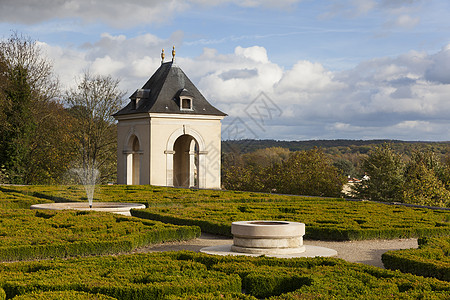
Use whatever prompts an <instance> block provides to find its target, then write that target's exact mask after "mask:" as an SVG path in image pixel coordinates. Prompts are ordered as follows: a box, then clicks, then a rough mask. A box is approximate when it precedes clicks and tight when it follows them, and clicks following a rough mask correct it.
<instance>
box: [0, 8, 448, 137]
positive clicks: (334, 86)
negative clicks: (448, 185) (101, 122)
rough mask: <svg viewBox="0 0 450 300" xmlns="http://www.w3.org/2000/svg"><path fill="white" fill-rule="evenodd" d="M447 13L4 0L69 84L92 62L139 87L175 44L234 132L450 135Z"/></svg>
mask: <svg viewBox="0 0 450 300" xmlns="http://www.w3.org/2000/svg"><path fill="white" fill-rule="evenodd" d="M449 12H450V2H448V1H441V0H379V1H376V0H341V1H332V0H329V1H327V0H324V1H313V0H303V1H298V0H277V1H275V0H261V1H258V0H244V1H237V0H231V1H230V0H211V1H205V0H191V1H180V0H166V1H162V0H150V1H140V0H133V1H126V2H123V1H122V0H111V1H100V0H89V1H88V0H77V1H71V0H61V1H54V0H39V1H34V0H2V1H0V37H3V38H7V37H8V36H9V35H10V33H11V30H14V31H17V32H19V33H23V34H25V35H29V36H30V37H31V38H33V39H35V40H37V41H39V44H40V45H41V46H42V49H43V51H44V53H45V54H46V55H47V56H48V57H49V58H50V59H51V60H52V61H53V63H54V70H55V73H56V74H57V75H58V76H59V78H60V80H61V83H62V84H63V87H70V86H73V85H74V82H75V79H76V78H77V77H79V76H80V74H82V72H83V71H85V70H87V69H89V70H90V71H91V72H94V73H99V74H104V75H111V76H113V77H116V78H120V79H121V88H122V89H123V90H126V91H128V93H129V94H131V93H132V92H133V91H134V90H135V89H137V88H140V87H141V86H142V85H143V84H144V83H145V81H146V80H147V79H148V78H149V77H150V76H151V75H152V74H153V72H154V71H155V70H156V69H157V68H158V66H159V65H160V53H161V49H162V48H164V49H165V51H166V59H167V58H169V59H170V51H171V48H172V46H173V45H174V46H175V47H176V51H177V54H176V63H177V64H178V65H179V66H180V67H181V68H182V69H183V70H184V71H185V73H186V74H187V75H188V76H189V77H190V78H191V80H192V81H193V82H194V83H195V84H196V85H197V87H198V88H199V89H200V90H201V91H202V93H203V94H204V95H205V96H206V97H207V99H208V100H209V101H210V102H211V103H212V104H214V105H215V106H216V107H218V108H219V109H221V110H223V111H224V112H226V113H228V115H229V116H228V117H227V118H226V119H225V120H224V122H223V124H224V125H223V127H224V132H223V133H224V134H223V135H224V138H244V137H248V138H260V139H280V140H308V139H340V138H346V139H379V138H381V139H402V140H432V141H450V130H449V128H450V126H449V125H450V18H448V14H449ZM56 16H57V17H56ZM261 93H263V94H261ZM261 95H263V97H261ZM258 120H259V121H258ZM232 126H238V127H239V128H240V130H239V134H237V133H236V131H231V130H229V129H230V128H232ZM232 132H234V133H232Z"/></svg>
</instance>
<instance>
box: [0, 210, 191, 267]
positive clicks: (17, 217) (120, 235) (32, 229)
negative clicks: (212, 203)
mask: <svg viewBox="0 0 450 300" xmlns="http://www.w3.org/2000/svg"><path fill="white" fill-rule="evenodd" d="M198 236H200V228H198V227H192V226H176V225H170V224H163V223H161V222H157V221H145V220H140V219H136V218H133V217H126V216H121V215H116V214H109V213H102V212H93V211H89V212H88V211H79V212H75V211H45V210H42V211H41V210H22V209H20V210H11V209H10V210H0V260H2V261H14V260H28V259H43V258H54V257H70V256H80V255H81V256H83V255H102V254H113V253H121V252H130V251H132V250H134V249H136V248H137V247H141V246H145V245H149V244H155V243H160V242H163V241H173V240H187V239H192V238H195V237H198Z"/></svg>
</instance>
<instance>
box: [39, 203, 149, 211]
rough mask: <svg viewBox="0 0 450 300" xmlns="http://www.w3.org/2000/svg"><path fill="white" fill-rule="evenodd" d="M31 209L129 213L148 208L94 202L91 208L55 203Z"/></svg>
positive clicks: (76, 204) (83, 205) (86, 205)
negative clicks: (133, 210)
mask: <svg viewBox="0 0 450 300" xmlns="http://www.w3.org/2000/svg"><path fill="white" fill-rule="evenodd" d="M30 208H31V209H47V210H66V209H69V210H92V211H129V210H130V209H143V208H146V207H145V205H144V204H141V203H120V202H94V203H93V205H92V208H91V207H89V203H88V202H63V203H59V202H55V203H41V204H33V205H31V207H30Z"/></svg>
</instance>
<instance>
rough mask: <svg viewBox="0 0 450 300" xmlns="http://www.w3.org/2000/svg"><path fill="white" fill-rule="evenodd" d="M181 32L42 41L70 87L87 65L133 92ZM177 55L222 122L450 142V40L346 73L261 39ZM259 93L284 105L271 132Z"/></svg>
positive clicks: (276, 130) (288, 132)
mask: <svg viewBox="0 0 450 300" xmlns="http://www.w3.org/2000/svg"><path fill="white" fill-rule="evenodd" d="M182 36H183V35H182V33H180V32H177V33H174V34H173V35H172V36H171V37H170V38H169V39H161V38H159V37H157V36H155V35H150V34H147V35H142V36H137V37H134V38H128V37H126V36H112V35H109V34H103V35H102V36H101V37H99V40H98V41H97V42H95V43H92V44H88V45H85V46H84V47H83V48H82V49H73V48H61V47H52V46H50V45H48V44H41V45H42V46H43V47H44V49H45V50H46V52H47V53H48V55H49V56H50V57H51V58H52V59H53V61H54V65H55V71H56V73H57V74H59V75H60V77H61V80H62V81H63V83H65V84H66V85H70V84H71V83H73V78H74V77H76V76H79V75H80V74H81V72H82V71H83V70H85V69H90V70H91V71H93V72H97V73H103V74H104V75H113V76H115V77H119V78H121V79H122V82H121V86H122V88H123V89H125V90H128V92H129V93H131V91H133V90H134V89H137V88H140V87H141V86H142V85H143V84H144V83H145V82H146V81H147V79H148V78H149V77H150V76H151V75H152V74H153V73H154V72H155V70H156V69H157V68H158V67H159V65H160V56H159V55H160V51H161V48H164V46H167V45H173V44H175V45H177V44H178V43H181V44H182ZM166 50H167V51H166V52H167V53H166V55H167V56H170V49H166ZM177 52H178V53H177V57H176V63H177V64H178V65H179V66H180V67H181V68H182V69H183V70H184V72H185V73H186V74H187V75H188V77H189V78H191V80H192V81H193V82H194V84H196V85H197V87H198V88H199V89H200V90H201V92H202V93H203V94H204V96H205V97H206V98H207V99H208V100H210V101H211V102H212V103H213V104H214V105H215V106H217V107H218V108H219V109H221V110H223V111H224V112H226V113H227V114H228V115H229V117H228V118H226V119H225V121H224V124H227V123H229V122H231V121H232V120H234V118H236V117H240V118H242V120H244V121H245V122H247V125H248V126H250V127H251V128H253V129H254V132H256V133H257V137H258V138H276V139H297V138H303V139H304V138H328V139H333V138H354V139H359V138H393V139H396V138H398V139H406V140H450V132H449V130H448V128H449V125H450V124H449V123H450V122H449V119H448V116H449V114H450V101H448V95H450V82H449V81H448V78H447V76H445V75H446V74H450V46H446V47H443V48H442V50H441V51H439V52H438V53H435V54H427V53H424V52H415V51H411V52H408V53H405V54H403V55H400V56H398V57H394V58H377V59H372V60H368V61H365V62H362V63H360V64H359V65H357V66H356V67H354V68H352V69H349V70H345V71H340V72H332V71H330V70H327V69H326V68H325V67H324V66H323V65H321V64H319V63H315V62H311V61H307V60H300V61H298V62H296V63H295V64H294V65H293V66H292V67H290V68H288V69H283V68H282V67H280V66H279V65H277V64H275V63H273V62H272V61H271V60H270V56H269V55H268V53H267V51H266V49H265V48H263V47H260V46H254V47H242V46H238V47H236V48H235V50H234V51H233V52H231V53H228V54H227V53H225V54H224V53H219V52H218V51H217V50H215V49H211V48H205V49H204V50H203V53H202V54H201V55H199V56H197V57H193V58H188V57H183V53H182V52H180V51H177ZM260 92H264V93H265V94H266V95H267V96H268V97H270V99H271V100H272V101H273V103H274V105H276V107H278V108H279V109H281V114H277V115H276V117H274V118H273V119H271V120H268V121H267V124H265V126H266V127H265V128H263V129H264V130H262V129H261V128H259V129H258V126H256V125H255V124H253V123H252V120H251V119H250V118H248V116H247V114H246V110H248V106H249V105H253V104H251V103H252V101H253V100H254V99H255V97H256V96H257V95H258V94H259V93H260ZM258 130H259V131H258ZM248 137H255V136H251V135H250V136H248Z"/></svg>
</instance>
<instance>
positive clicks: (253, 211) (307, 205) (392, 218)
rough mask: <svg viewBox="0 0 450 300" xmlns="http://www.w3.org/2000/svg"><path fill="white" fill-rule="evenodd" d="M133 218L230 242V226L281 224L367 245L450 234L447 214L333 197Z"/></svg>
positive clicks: (160, 211)
mask: <svg viewBox="0 0 450 300" xmlns="http://www.w3.org/2000/svg"><path fill="white" fill-rule="evenodd" d="M131 213H132V215H133V216H136V217H140V218H145V219H151V220H158V221H162V222H165V223H172V224H178V225H196V226H199V227H200V228H201V229H202V231H204V232H208V233H213V234H220V235H225V236H230V237H231V223H232V222H233V221H242V220H286V221H295V222H302V223H305V225H306V234H305V238H306V239H319V240H366V239H394V238H407V237H423V236H441V235H447V234H450V223H449V222H447V220H448V219H449V218H450V211H441V210H429V209H420V208H411V207H403V206H396V205H386V204H379V203H373V202H367V201H366V202H362V201H347V200H343V199H333V198H291V199H290V201H285V200H284V199H283V200H280V201H271V202H247V201H245V202H244V201H242V202H240V203H239V202H236V203H223V202H215V203H214V202H209V203H197V204H195V205H191V204H187V203H185V204H183V205H180V204H173V205H172V206H161V207H150V208H148V209H144V210H132V212H131Z"/></svg>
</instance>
